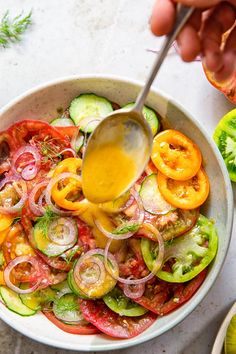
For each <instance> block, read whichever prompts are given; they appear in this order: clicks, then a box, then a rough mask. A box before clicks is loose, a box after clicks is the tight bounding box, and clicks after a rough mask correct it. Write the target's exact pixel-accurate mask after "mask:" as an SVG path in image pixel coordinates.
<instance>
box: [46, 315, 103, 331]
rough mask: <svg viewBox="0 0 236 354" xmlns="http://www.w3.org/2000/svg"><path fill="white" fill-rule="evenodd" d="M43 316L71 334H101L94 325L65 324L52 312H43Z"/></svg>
mask: <svg viewBox="0 0 236 354" xmlns="http://www.w3.org/2000/svg"><path fill="white" fill-rule="evenodd" d="M43 314H44V315H45V316H46V317H47V319H48V320H49V321H51V322H52V323H53V324H54V325H55V326H57V327H58V328H60V329H61V330H62V331H64V332H67V333H71V334H96V333H99V330H98V329H97V328H96V327H94V326H93V325H92V324H90V323H89V324H87V325H70V324H66V323H63V322H62V321H60V320H58V319H57V318H56V317H55V316H54V315H53V313H52V312H48V311H43Z"/></svg>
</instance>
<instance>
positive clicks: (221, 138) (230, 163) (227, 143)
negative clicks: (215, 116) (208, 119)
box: [213, 109, 236, 182]
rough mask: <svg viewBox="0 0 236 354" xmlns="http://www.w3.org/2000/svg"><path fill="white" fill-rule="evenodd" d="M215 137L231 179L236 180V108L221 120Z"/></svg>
mask: <svg viewBox="0 0 236 354" xmlns="http://www.w3.org/2000/svg"><path fill="white" fill-rule="evenodd" d="M213 139H214V141H215V143H216V145H217V146H218V148H219V150H220V152H221V155H222V157H223V159H224V161H225V164H226V167H227V169H228V172H229V176H230V179H231V180H232V181H233V182H236V109H233V110H232V111H230V112H229V113H227V114H226V115H225V116H224V117H223V118H222V119H221V120H220V122H219V123H218V125H217V126H216V129H215V132H214V135H213Z"/></svg>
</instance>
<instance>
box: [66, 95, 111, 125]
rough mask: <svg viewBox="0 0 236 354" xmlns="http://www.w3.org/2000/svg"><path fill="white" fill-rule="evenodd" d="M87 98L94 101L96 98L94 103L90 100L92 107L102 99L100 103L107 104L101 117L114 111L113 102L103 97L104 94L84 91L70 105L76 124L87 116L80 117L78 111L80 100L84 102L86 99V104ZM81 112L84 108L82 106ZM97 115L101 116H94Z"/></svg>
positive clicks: (72, 117) (71, 114)
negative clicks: (99, 94)
mask: <svg viewBox="0 0 236 354" xmlns="http://www.w3.org/2000/svg"><path fill="white" fill-rule="evenodd" d="M86 99H88V100H92V101H93V100H94V103H93V102H90V104H91V107H92V104H94V106H95V102H96V100H97V101H100V103H103V105H104V106H105V105H106V109H103V111H104V114H102V116H101V118H103V117H105V116H107V115H108V114H109V113H111V112H113V107H112V104H111V102H110V101H108V99H107V98H105V97H102V96H98V95H96V94H94V93H83V94H81V95H79V96H78V97H75V98H74V99H73V100H72V101H71V103H70V107H69V112H70V117H71V119H72V120H73V122H74V124H75V125H79V123H80V120H82V119H83V118H85V117H83V116H82V117H80V118H78V114H79V112H78V111H77V106H78V104H80V105H81V102H79V101H81V100H82V103H83V100H85V103H84V104H86ZM96 104H97V103H96ZM82 106H83V105H82ZM103 108H104V107H103ZM91 110H92V109H91ZM81 112H82V108H81ZM91 116H93V114H91ZM96 117H97V118H99V116H98V115H96V116H94V118H96Z"/></svg>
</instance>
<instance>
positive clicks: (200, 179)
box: [157, 168, 210, 209]
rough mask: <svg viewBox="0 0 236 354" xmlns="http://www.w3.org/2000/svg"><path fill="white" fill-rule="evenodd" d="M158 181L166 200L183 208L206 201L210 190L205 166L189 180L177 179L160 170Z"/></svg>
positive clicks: (195, 206)
mask: <svg viewBox="0 0 236 354" xmlns="http://www.w3.org/2000/svg"><path fill="white" fill-rule="evenodd" d="M157 181H158V186H159V190H160V192H161V194H162V195H163V197H164V198H165V200H166V201H167V202H168V203H170V204H171V205H173V206H175V207H176V208H181V209H195V208H198V207H199V206H201V205H202V204H203V203H204V202H205V200H206V199H207V197H208V194H209V191H210V184H209V180H208V177H207V174H206V172H205V171H204V169H203V168H200V170H199V171H198V173H197V174H196V176H193V177H192V178H190V179H189V180H187V181H176V180H174V179H172V178H169V177H166V176H165V175H163V174H162V173H161V172H158V175H157Z"/></svg>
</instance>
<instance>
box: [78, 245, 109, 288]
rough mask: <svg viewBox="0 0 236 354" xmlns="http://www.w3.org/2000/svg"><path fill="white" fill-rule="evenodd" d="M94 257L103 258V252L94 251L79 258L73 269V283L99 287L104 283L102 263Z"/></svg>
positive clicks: (104, 273) (104, 271) (104, 272)
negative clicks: (100, 256) (99, 256)
mask: <svg viewBox="0 0 236 354" xmlns="http://www.w3.org/2000/svg"><path fill="white" fill-rule="evenodd" d="M96 255H102V256H104V250H101V249H99V248H98V249H94V250H91V251H88V252H86V253H85V254H84V255H83V256H82V257H80V258H79V259H78V261H77V263H76V265H75V268H74V278H75V281H76V282H77V283H78V284H80V283H83V284H85V285H92V284H96V285H100V284H102V283H103V282H104V281H105V276H106V270H105V267H104V263H103V261H102V260H101V259H99V258H98V257H96Z"/></svg>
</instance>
